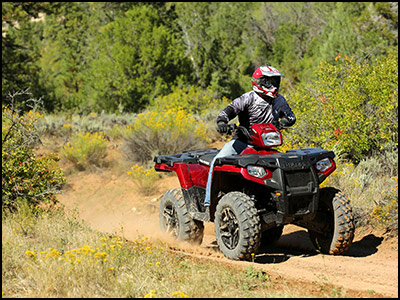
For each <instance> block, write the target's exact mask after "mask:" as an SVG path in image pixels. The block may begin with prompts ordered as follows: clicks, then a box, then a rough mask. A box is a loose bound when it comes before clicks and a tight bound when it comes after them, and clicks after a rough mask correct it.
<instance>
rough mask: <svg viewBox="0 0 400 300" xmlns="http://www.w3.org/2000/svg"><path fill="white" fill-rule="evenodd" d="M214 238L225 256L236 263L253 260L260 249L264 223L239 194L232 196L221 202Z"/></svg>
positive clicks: (216, 215)
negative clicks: (253, 256) (237, 261)
mask: <svg viewBox="0 0 400 300" xmlns="http://www.w3.org/2000/svg"><path fill="white" fill-rule="evenodd" d="M214 225H215V235H216V239H217V243H218V246H219V248H220V250H221V251H222V253H223V254H224V255H225V256H226V257H227V258H230V259H233V260H250V259H251V258H252V254H253V255H254V254H255V253H257V250H258V248H259V247H260V237H261V223H260V217H259V215H258V212H257V209H256V207H255V205H254V202H253V201H252V200H251V199H250V197H249V196H247V195H246V194H243V193H240V192H230V193H228V194H226V195H225V196H223V197H222V198H221V200H220V201H219V202H218V205H217V208H216V211H215V220H214Z"/></svg>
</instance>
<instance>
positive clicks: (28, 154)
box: [1, 107, 66, 210]
mask: <svg viewBox="0 0 400 300" xmlns="http://www.w3.org/2000/svg"><path fill="white" fill-rule="evenodd" d="M40 117H41V115H40V114H39V113H37V112H35V111H33V110H31V111H29V112H28V113H25V114H23V115H19V113H18V112H16V111H13V109H12V108H8V107H3V112H2V155H1V156H2V208H3V209H4V208H7V209H10V210H14V209H16V208H17V207H18V206H20V205H21V204H22V203H24V204H27V205H29V206H38V205H39V204H41V203H50V204H54V203H56V202H57V199H56V197H55V194H57V193H58V192H59V191H60V189H61V186H62V184H63V183H65V181H66V179H65V177H64V174H63V172H62V171H61V169H60V168H59V167H58V161H59V157H58V156H57V155H56V154H49V155H45V156H42V157H36V155H35V153H34V151H33V149H32V145H34V144H35V141H37V139H38V136H37V134H36V131H35V126H34V125H35V123H36V121H37V119H38V118H40Z"/></svg>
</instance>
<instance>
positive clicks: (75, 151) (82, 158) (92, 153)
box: [61, 132, 107, 170]
mask: <svg viewBox="0 0 400 300" xmlns="http://www.w3.org/2000/svg"><path fill="white" fill-rule="evenodd" d="M106 149H107V140H106V139H105V134H104V133H103V132H95V133H90V132H86V133H84V132H78V133H77V134H73V135H72V136H71V141H70V142H68V143H67V144H66V145H65V146H64V148H63V149H62V151H61V154H62V155H63V157H64V158H66V159H68V160H69V161H71V162H72V163H73V164H74V165H75V166H76V167H77V168H78V169H81V170H83V169H87V168H88V167H90V166H91V165H97V166H100V164H101V161H102V159H103V158H104V157H105V155H106Z"/></svg>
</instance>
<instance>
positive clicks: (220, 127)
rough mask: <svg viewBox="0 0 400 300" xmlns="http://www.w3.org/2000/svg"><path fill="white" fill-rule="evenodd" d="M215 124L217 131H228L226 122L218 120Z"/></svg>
mask: <svg viewBox="0 0 400 300" xmlns="http://www.w3.org/2000/svg"><path fill="white" fill-rule="evenodd" d="M217 126H218V128H217V131H218V132H219V133H228V131H229V125H228V124H226V123H224V122H219V123H218V124H217Z"/></svg>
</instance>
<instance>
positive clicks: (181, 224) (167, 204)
mask: <svg viewBox="0 0 400 300" xmlns="http://www.w3.org/2000/svg"><path fill="white" fill-rule="evenodd" d="M158 216H159V221H160V227H161V230H162V231H163V232H166V233H168V234H170V235H172V236H173V237H174V238H176V239H177V240H179V241H186V242H192V243H195V244H198V245H200V244H201V242H202V240H203V234H204V225H203V222H201V221H197V220H193V219H192V218H191V216H190V215H189V213H188V211H187V208H186V203H185V199H184V198H183V193H182V190H181V189H180V188H175V189H172V190H169V191H168V192H166V193H165V195H164V197H163V198H162V199H161V202H160V211H159V215H158Z"/></svg>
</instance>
